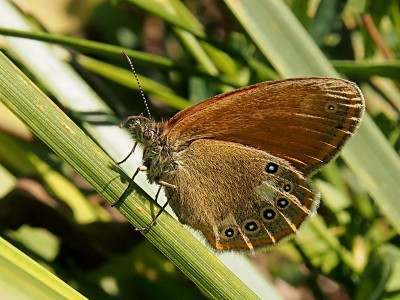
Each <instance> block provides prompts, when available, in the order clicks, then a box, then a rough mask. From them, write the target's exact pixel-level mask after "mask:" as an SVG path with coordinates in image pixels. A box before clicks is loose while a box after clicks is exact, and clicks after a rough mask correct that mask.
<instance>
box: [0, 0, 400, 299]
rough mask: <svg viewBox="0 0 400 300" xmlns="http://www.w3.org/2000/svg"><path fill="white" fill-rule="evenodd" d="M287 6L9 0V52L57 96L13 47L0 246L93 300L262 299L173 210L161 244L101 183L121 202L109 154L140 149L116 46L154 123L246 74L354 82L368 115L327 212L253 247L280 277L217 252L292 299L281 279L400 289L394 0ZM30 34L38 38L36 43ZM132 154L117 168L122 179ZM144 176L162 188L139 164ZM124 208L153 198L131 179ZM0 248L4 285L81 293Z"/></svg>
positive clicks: (325, 292)
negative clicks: (22, 2)
mask: <svg viewBox="0 0 400 300" xmlns="http://www.w3.org/2000/svg"><path fill="white" fill-rule="evenodd" d="M79 3H80V4H79ZM82 3H85V4H82ZM205 3H207V6H206V4H205ZM286 3H287V4H285V3H284V2H283V1H267V0H264V1H258V0H250V1H249V0H243V1H229V0H226V1H225V3H223V2H219V1H204V2H203V1H194V0H186V1H177V0H169V1H152V0H135V1H133V0H132V1H113V3H110V2H106V1H104V2H102V1H84V2H79V1H71V3H70V5H71V7H68V8H67V7H65V8H58V9H57V10H55V11H49V10H47V9H43V8H41V7H34V6H32V7H29V8H28V10H24V11H28V12H32V13H31V15H30V17H28V16H26V15H23V14H22V12H21V11H18V10H17V9H16V8H15V7H12V6H10V5H9V4H8V1H3V3H1V4H0V13H1V15H8V16H9V18H8V20H9V22H14V23H13V24H12V25H11V24H5V23H4V21H1V20H0V34H1V35H2V36H3V37H4V43H2V44H1V47H2V52H4V53H5V54H6V56H7V57H8V58H10V59H11V60H13V62H14V63H15V64H16V65H17V66H18V67H19V68H20V69H21V70H22V71H23V72H24V73H25V74H26V75H27V76H28V77H29V78H30V79H31V80H32V81H33V82H34V83H35V84H36V85H37V86H39V87H40V88H41V89H42V90H43V91H44V92H45V93H46V94H47V95H48V96H49V97H50V98H52V99H53V100H54V103H56V104H57V106H58V107H57V106H56V105H54V104H53V102H51V101H49V100H48V98H46V97H45V96H44V95H43V94H42V93H41V92H40V91H38V90H37V89H36V88H35V87H34V86H33V85H32V84H31V83H30V82H29V81H28V80H27V79H26V78H25V77H24V76H23V75H22V74H20V73H19V72H18V71H17V70H16V69H15V68H14V67H13V65H12V64H11V63H9V62H8V60H7V59H5V58H4V57H3V56H2V61H1V72H2V74H1V82H0V84H1V92H0V96H1V98H0V101H1V102H2V103H4V104H5V107H7V108H5V107H4V106H0V120H1V122H0V125H1V127H0V128H1V130H0V145H1V146H0V182H1V184H0V197H1V199H0V228H1V236H2V237H3V238H4V240H2V245H3V246H2V249H12V248H11V246H10V245H7V242H6V241H5V240H7V241H8V242H9V243H11V244H13V245H14V246H15V247H17V248H18V249H20V250H21V251H22V252H24V253H25V254H27V255H29V256H30V257H31V258H33V259H34V260H36V262H38V263H39V264H41V265H43V266H45V267H46V268H47V269H48V270H50V271H51V272H53V273H54V274H57V277H59V278H60V279H61V280H63V281H65V282H66V283H68V284H69V285H70V286H72V287H73V288H74V289H76V290H77V291H79V292H80V293H82V294H83V295H85V296H87V297H88V298H91V299H127V298H134V297H137V298H139V297H140V298H148V299H158V298H161V297H162V298H163V299H169V298H171V299H172V298H191V299H192V298H193V299H195V298H199V299H202V298H205V297H206V296H208V297H212V298H218V299H222V298H230V299H232V298H234V297H236V298H247V299H249V298H251V297H252V295H251V292H250V291H249V290H247V287H246V286H245V285H244V284H243V283H241V282H240V280H239V279H238V278H237V277H235V276H234V275H233V274H232V273H230V272H229V271H227V270H225V269H224V267H223V266H222V264H220V262H219V260H217V259H215V258H214V257H213V256H212V254H210V253H209V251H208V250H207V249H205V248H204V247H202V246H201V245H200V244H199V243H197V242H196V241H195V239H193V238H192V236H191V234H189V233H188V232H187V230H186V229H185V228H183V227H182V226H180V225H179V224H178V223H177V222H176V221H174V220H173V219H172V218H170V217H168V215H167V214H163V215H162V216H161V218H160V220H159V222H158V223H157V225H156V226H155V227H154V229H152V230H151V231H150V232H148V233H146V234H145V235H146V237H147V238H148V240H149V241H151V243H153V244H154V245H155V247H153V246H152V244H150V243H149V241H148V240H147V239H143V238H142V236H141V234H140V233H137V232H135V231H134V230H133V227H132V226H131V225H130V224H127V223H126V222H125V221H124V220H125V218H123V217H121V216H120V215H119V214H117V212H116V210H115V209H111V208H109V206H108V204H107V203H106V202H105V201H104V200H103V198H102V197H100V196H99V195H101V196H103V197H104V199H106V200H107V201H109V202H113V201H115V200H116V199H117V198H118V195H120V193H121V192H122V190H123V189H124V187H125V185H126V184H125V181H126V180H127V179H128V178H127V176H126V175H125V174H124V173H123V172H122V171H121V169H119V168H118V167H117V166H116V165H115V163H114V162H113V161H118V160H120V159H121V158H122V157H124V156H125V155H126V154H127V153H128V152H129V149H130V147H131V146H132V144H131V141H130V139H129V137H128V135H127V134H126V132H123V131H122V130H120V129H119V128H118V127H117V126H116V125H117V124H118V122H119V121H118V120H120V119H122V118H123V117H125V116H127V115H132V114H139V113H141V112H144V106H143V102H142V101H141V96H140V94H139V92H138V88H137V85H136V84H135V82H134V78H133V76H132V74H131V73H130V72H129V69H128V66H127V63H126V61H125V60H124V59H123V58H122V57H121V56H120V55H119V52H120V51H121V50H124V51H125V52H127V53H128V55H130V57H131V58H132V60H133V62H134V64H135V66H136V68H137V72H138V74H139V78H140V81H141V84H142V86H143V89H144V91H145V93H146V96H147V97H148V99H149V100H150V102H151V110H152V113H153V115H155V116H156V118H162V117H168V116H171V115H173V113H175V112H176V111H177V110H180V109H183V108H185V107H188V106H189V105H190V104H192V103H195V102H198V101H200V100H201V99H204V98H207V97H210V96H213V95H216V94H218V93H221V92H224V91H227V90H230V89H232V88H236V87H239V86H245V85H248V84H251V83H255V82H260V81H263V80H271V79H276V78H279V77H294V76H338V75H337V73H336V72H340V73H341V74H342V75H343V76H347V77H348V78H349V79H350V80H353V81H356V82H357V83H358V84H359V85H360V87H361V88H362V90H363V93H364V95H365V98H366V102H367V113H368V114H366V116H365V120H364V122H363V124H362V125H361V127H360V129H359V132H358V133H357V134H356V136H355V137H354V141H353V140H352V141H351V143H349V145H348V146H346V148H345V149H344V151H343V156H342V157H341V158H339V159H338V160H337V161H336V162H335V163H332V164H330V165H329V166H327V167H326V168H324V170H323V171H322V172H321V173H320V174H319V175H318V179H316V180H315V182H316V186H317V188H318V189H319V190H320V191H321V193H322V205H321V207H320V208H319V210H318V212H319V215H318V216H317V217H316V218H314V219H313V220H312V221H310V222H309V224H307V225H306V226H305V228H304V229H303V230H302V232H301V233H300V235H299V236H298V237H297V238H296V239H295V240H294V241H293V242H286V243H283V244H282V245H279V246H278V247H276V248H275V249H273V250H271V251H270V252H269V253H265V254H258V255H257V256H256V257H255V258H251V260H252V264H254V265H257V268H258V269H262V270H263V273H269V274H270V276H269V278H270V279H271V278H272V280H270V281H271V282H272V284H271V283H270V282H269V281H267V280H266V279H265V278H263V276H261V275H260V274H259V273H258V272H257V271H256V270H255V269H254V268H253V266H252V265H251V264H249V263H248V262H247V261H246V260H243V259H242V258H241V257H240V256H230V255H227V256H222V257H219V258H220V259H221V260H223V262H224V264H226V265H228V266H229V267H230V269H231V270H233V271H234V272H235V273H236V276H238V277H239V278H241V280H243V281H244V282H245V283H246V285H248V286H250V289H251V290H252V291H253V292H254V293H255V294H256V295H258V296H259V297H261V298H267V297H268V298H269V299H271V298H277V299H282V298H283V296H282V295H288V293H289V292H288V291H287V288H285V287H282V286H283V285H282V284H281V285H279V287H277V288H274V284H273V282H274V281H275V280H274V279H279V280H281V281H285V282H286V284H287V285H286V286H291V289H290V291H291V292H295V293H298V294H301V293H302V291H304V290H306V291H307V292H306V293H307V294H308V295H310V294H312V295H313V296H314V298H316V299H320V298H338V297H339V296H340V295H343V294H346V295H347V297H349V298H351V299H385V298H387V299H390V298H393V299H394V298H398V297H399V294H400V284H399V283H400V251H399V250H400V249H399V243H400V240H399V237H398V235H399V231H400V223H399V222H400V221H399V220H400V204H399V201H398V199H399V197H400V190H399V189H400V185H399V184H398V180H399V179H400V167H399V166H400V160H399V156H398V153H399V149H400V142H399V140H400V139H399V135H400V131H399V126H398V124H399V110H400V101H399V99H400V95H399V81H398V79H399V75H398V74H400V67H399V66H400V62H399V60H398V56H399V50H400V47H399V36H400V35H399V28H400V24H399V21H400V18H399V15H400V13H399V1H398V0H393V1H339V0H335V1H329V0H322V1H301V0H291V1H286ZM48 9H50V8H48ZM41 12H46V14H45V15H43V14H41ZM50 15H51V16H57V17H56V18H49V16H50ZM27 20H29V26H30V27H28V23H27ZM39 24H41V25H43V26H44V27H45V28H46V29H47V33H46V32H43V31H42V30H38V29H37V28H40V26H39ZM11 28H18V29H17V30H16V29H11ZM35 28H36V29H35ZM304 29H305V30H304ZM12 36H14V37H23V39H22V38H13V37H12ZM76 36H80V37H84V38H79V39H78V38H76ZM31 39H36V40H39V41H41V42H39V45H40V46H39V48H37V46H36V45H33V44H30V43H31ZM55 44H57V46H53V45H55ZM48 45H52V46H51V47H49V46H48ZM54 48H55V49H54ZM65 49H68V50H71V51H65ZM65 62H66V63H65ZM70 65H72V66H73V67H74V68H71V67H70ZM335 69H336V70H335ZM89 85H90V86H91V87H90V88H89ZM132 90H134V91H132ZM94 91H95V92H94ZM0 105H2V104H0ZM60 108H61V109H62V110H63V111H64V112H65V113H66V114H67V115H68V116H69V117H70V118H71V119H73V120H74V122H72V121H71V120H70V119H69V118H67V117H66V116H65V115H64V114H63V113H62V112H61V111H60ZM10 111H11V112H12V113H10ZM15 116H18V118H19V119H20V120H22V121H23V123H24V124H27V125H28V126H26V125H24V124H23V123H21V122H20V121H19V120H18V119H17V118H16V117H15ZM78 127H79V128H81V129H83V131H84V132H85V133H86V134H84V133H83V132H82V131H81V130H80V129H79V128H78ZM35 136H37V137H39V138H40V140H38V139H37V138H36V137H35ZM88 136H90V138H91V139H92V140H94V141H95V142H96V144H97V145H99V146H100V147H101V148H102V149H103V150H104V151H105V153H107V154H108V155H109V156H111V157H112V159H111V158H110V157H109V156H108V155H107V154H105V153H104V152H103V151H102V150H101V149H100V148H99V147H98V146H97V145H96V144H95V143H93V142H92V140H91V139H90V138H88ZM55 154H56V155H55ZM138 157H140V155H139V156H138ZM138 157H137V158H136V163H135V162H133V161H128V163H127V164H125V165H123V166H122V167H123V169H124V171H125V172H126V174H132V172H133V170H134V169H135V167H136V166H137V163H138V159H139V158H138ZM77 174H79V175H80V176H81V177H80V176H78V175H77ZM82 178H84V179H85V180H86V181H87V182H89V183H90V185H87V184H86V182H84V181H83V180H82ZM137 183H138V185H140V186H141V188H143V189H144V190H145V191H146V192H147V193H149V194H150V195H152V197H154V194H155V189H156V188H155V187H153V186H149V185H147V184H146V182H145V179H144V177H139V178H138V181H137ZM92 187H93V188H94V189H93V188H92ZM96 191H97V192H98V193H99V194H98V193H97V192H96ZM119 209H120V210H121V212H122V213H123V215H124V216H125V217H126V218H127V219H128V220H129V221H130V222H132V223H133V224H134V225H135V226H143V225H144V224H146V223H148V222H149V219H150V218H151V214H154V213H156V212H157V211H158V206H156V205H155V204H152V203H151V202H150V201H149V197H147V198H146V195H145V193H144V192H143V191H141V190H140V189H139V188H138V189H137V190H136V189H135V191H134V192H133V193H132V196H131V197H128V198H127V199H126V202H125V203H124V204H123V205H121V207H120V208H119ZM157 248H158V249H159V250H161V253H162V254H164V255H165V256H166V257H167V258H165V257H163V256H162V254H161V253H160V252H159V251H158V250H157ZM5 253H9V252H6V251H5V250H4V251H0V270H6V269H7V270H11V271H12V270H14V273H13V272H11V271H10V272H9V273H7V274H11V275H10V276H8V278H7V276H5V275H4V276H1V277H0V281H1V282H4V283H6V284H4V285H2V286H7V287H8V288H7V289H4V290H3V289H2V291H0V295H1V293H2V292H3V293H4V294H3V296H5V295H7V296H9V295H14V296H15V297H17V296H16V295H17V294H18V293H19V294H20V295H24V296H21V299H22V298H26V299H29V298H30V296H31V297H32V298H34V297H35V296H36V297H37V295H40V294H33V293H32V292H31V291H35V293H36V292H37V291H41V292H43V294H44V295H47V297H49V298H51V297H52V296H53V297H56V296H54V295H55V294H53V293H54V289H55V290H56V291H57V288H54V287H55V286H57V285H54V282H57V284H60V288H59V289H58V292H59V295H58V297H66V298H68V297H72V296H71V295H73V296H74V297H79V295H78V294H77V293H75V292H74V291H71V290H69V287H68V286H64V285H63V284H62V283H60V282H59V280H58V279H54V276H53V279H51V277H52V276H51V275H49V274H46V275H43V273H42V272H43V271H44V270H42V269H40V271H38V270H39V269H36V267H34V264H32V262H31V261H29V260H26V257H24V255H23V254H21V253H20V252H18V251H17V250H16V251H15V253H17V254H15V256H11V255H6V254H5ZM11 257H16V258H17V259H16V260H15V259H14V258H11ZM170 261H171V262H172V263H171V262H170ZM20 263H22V266H23V267H22V268H21V267H20V266H21V265H20ZM12 266H13V267H12ZM176 266H177V267H176ZM20 270H24V272H23V274H22V273H20V272H21V271H20ZM28 270H29V271H28ZM32 270H33V271H32ZM181 271H182V272H181ZM35 272H39V273H35ZM0 273H1V274H6V273H4V272H0ZM21 274H22V275H21ZM38 274H41V275H40V277H38V276H39V275H38ZM16 276H20V277H16ZM30 276H31V279H32V278H35V277H38V278H40V280H33V279H32V280H30V279H29V278H30ZM186 276H188V277H186ZM188 278H189V279H190V280H189V279H188ZM21 282H25V283H24V284H21ZM192 282H194V283H195V284H193V283H192ZM23 287H29V288H26V289H24V288H23ZM276 289H278V290H280V291H279V292H276ZM70 293H71V294H70ZM204 294H205V295H206V296H204Z"/></svg>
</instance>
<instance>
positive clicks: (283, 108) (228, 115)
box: [120, 78, 364, 252]
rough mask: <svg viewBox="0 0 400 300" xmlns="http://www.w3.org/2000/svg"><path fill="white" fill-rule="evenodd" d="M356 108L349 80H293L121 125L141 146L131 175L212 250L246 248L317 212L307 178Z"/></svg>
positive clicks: (353, 123)
mask: <svg viewBox="0 0 400 300" xmlns="http://www.w3.org/2000/svg"><path fill="white" fill-rule="evenodd" d="M363 111H364V99H363V95H362V93H361V91H360V89H359V88H358V87H357V85H356V84H355V83H352V82H350V81H346V80H343V79H335V78H292V79H285V80H278V81H269V82H263V83H259V84H255V85H251V86H248V87H244V88H241V89H238V90H234V91H231V92H228V93H225V94H221V95H219V96H215V97H212V98H210V99H208V100H205V101H203V102H200V103H198V104H197V105H194V106H192V107H190V108H188V109H185V110H183V111H181V112H179V113H177V114H176V115H175V116H174V117H172V118H171V119H169V120H166V121H161V122H156V121H154V120H152V119H151V118H146V117H144V116H142V115H141V116H130V117H128V118H127V119H125V120H124V121H123V122H122V125H125V124H129V130H130V132H131V134H132V137H133V139H134V140H135V141H136V143H137V144H140V145H142V146H143V149H144V150H143V164H142V166H141V167H139V168H138V170H137V172H136V173H135V175H136V174H137V173H138V172H139V171H145V172H146V173H147V179H148V181H149V182H150V183H157V184H159V185H160V187H163V188H164V189H165V194H166V196H167V199H168V201H167V203H169V205H170V206H171V208H172V209H173V211H174V212H175V214H176V215H177V217H178V219H179V221H180V222H181V223H183V224H186V225H189V226H190V227H192V228H194V229H197V230H200V231H201V232H202V233H203V234H204V236H205V237H206V239H207V241H208V242H209V244H211V245H212V246H213V247H214V248H215V249H217V250H238V251H252V252H253V251H254V250H257V249H265V248H269V247H271V246H274V245H275V244H277V243H278V242H279V241H281V240H283V239H285V238H288V237H291V236H294V235H295V234H296V233H297V232H298V231H299V228H300V227H301V225H302V224H303V223H304V221H306V220H307V219H308V218H309V217H310V216H312V215H313V214H315V212H316V209H317V207H318V205H319V201H320V196H319V194H318V193H317V192H316V191H315V190H314V188H313V187H312V184H311V182H310V177H311V176H312V175H313V174H314V173H315V172H316V171H318V170H319V169H320V168H321V167H322V166H324V165H325V164H327V163H328V162H329V161H331V160H332V159H333V158H334V157H335V156H336V155H337V154H338V152H339V150H340V149H341V148H342V147H343V145H344V144H345V142H346V141H347V140H348V139H349V138H350V137H351V136H352V134H353V133H354V131H355V130H356V128H357V127H358V125H359V123H360V120H361V116H362V113H363ZM135 146H136V144H135ZM135 146H134V148H135ZM134 148H133V149H132V152H133V151H134ZM125 160H126V159H125ZM125 160H124V161H125ZM135 175H134V176H135ZM134 176H133V178H134ZM133 178H132V181H133ZM132 181H131V182H132ZM128 190H129V187H128V188H127V190H126V191H125V193H124V195H125V194H126V193H127V191H128ZM124 195H123V196H124ZM123 196H121V198H123ZM157 196H158V193H157ZM121 198H120V199H121ZM164 208H165V206H164ZM161 211H162V210H161ZM161 211H160V212H159V213H161ZM158 215H159V214H158ZM158 215H157V216H156V217H155V218H154V221H155V219H156V218H157V217H158ZM154 221H153V222H152V223H151V224H149V226H148V227H146V228H145V230H148V229H150V227H151V226H152V225H154Z"/></svg>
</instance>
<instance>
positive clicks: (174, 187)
mask: <svg viewBox="0 0 400 300" xmlns="http://www.w3.org/2000/svg"><path fill="white" fill-rule="evenodd" d="M157 183H158V184H159V185H160V187H159V188H158V191H157V194H156V197H155V201H156V203H157V200H158V195H159V194H160V191H161V188H162V187H163V186H166V187H169V188H173V189H176V185H173V184H170V183H168V182H165V181H162V180H161V181H159V182H157ZM170 199H171V198H168V199H167V201H166V202H165V204H164V205H163V206H162V207H161V209H160V210H159V212H158V213H157V214H156V216H155V217H154V219H153V221H151V222H150V223H149V225H147V226H146V227H143V228H135V230H137V231H148V230H149V229H150V228H151V227H153V226H154V225H156V222H157V218H158V217H159V216H160V215H161V213H162V212H163V211H164V210H165V208H166V207H167V205H168V203H169V200H170Z"/></svg>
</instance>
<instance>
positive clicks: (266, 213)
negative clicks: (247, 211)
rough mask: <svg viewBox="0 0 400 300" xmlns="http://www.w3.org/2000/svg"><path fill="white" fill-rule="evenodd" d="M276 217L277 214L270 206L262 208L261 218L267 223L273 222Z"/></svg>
mask: <svg viewBox="0 0 400 300" xmlns="http://www.w3.org/2000/svg"><path fill="white" fill-rule="evenodd" d="M277 215H278V213H277V212H276V211H275V209H274V208H273V207H270V206H268V207H266V208H264V209H263V210H262V212H261V217H262V218H263V219H264V220H265V221H268V222H270V221H273V220H275V218H276V217H277Z"/></svg>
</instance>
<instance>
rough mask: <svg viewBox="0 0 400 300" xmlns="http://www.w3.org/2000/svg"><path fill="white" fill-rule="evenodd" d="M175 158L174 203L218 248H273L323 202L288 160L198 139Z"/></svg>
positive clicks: (186, 220) (184, 220)
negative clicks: (320, 201)
mask: <svg viewBox="0 0 400 300" xmlns="http://www.w3.org/2000/svg"><path fill="white" fill-rule="evenodd" d="M175 159H176V162H177V164H178V167H177V169H176V171H175V173H174V175H173V177H171V178H169V180H170V181H171V182H172V184H174V185H175V186H176V187H177V188H176V189H168V188H167V196H168V197H171V201H170V204H171V206H172V208H173V209H174V211H175V212H176V213H177V215H178V218H179V220H180V221H181V222H182V223H184V224H187V225H189V226H191V227H193V228H195V229H198V230H201V231H202V232H203V233H204V235H205V236H206V238H207V240H208V241H209V242H210V244H212V245H213V246H214V247H215V248H217V249H236V250H249V249H250V250H253V249H255V248H265V247H268V246H272V245H274V244H276V243H277V242H279V241H280V240H281V239H283V238H285V237H289V236H291V235H293V234H294V233H296V232H297V230H298V228H299V227H300V226H301V224H302V223H303V222H304V220H305V218H306V217H307V216H309V215H310V214H313V213H314V211H315V209H316V206H317V205H318V202H319V197H318V195H315V194H314V193H313V190H312V188H311V187H310V185H309V183H308V181H307V179H306V178H304V177H303V176H302V175H301V173H300V172H298V171H296V170H295V169H294V168H293V167H292V166H291V165H290V164H289V163H288V162H287V161H285V160H283V159H280V158H276V157H274V156H272V155H270V154H268V153H266V152H263V151H260V150H256V149H253V148H249V147H246V146H243V145H240V144H236V143H231V142H224V141H215V140H207V139H205V140H197V141H194V142H193V143H192V144H191V145H190V146H189V147H188V148H186V149H185V150H183V151H181V152H179V153H178V154H177V156H176V158H175Z"/></svg>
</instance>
